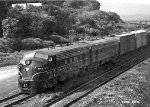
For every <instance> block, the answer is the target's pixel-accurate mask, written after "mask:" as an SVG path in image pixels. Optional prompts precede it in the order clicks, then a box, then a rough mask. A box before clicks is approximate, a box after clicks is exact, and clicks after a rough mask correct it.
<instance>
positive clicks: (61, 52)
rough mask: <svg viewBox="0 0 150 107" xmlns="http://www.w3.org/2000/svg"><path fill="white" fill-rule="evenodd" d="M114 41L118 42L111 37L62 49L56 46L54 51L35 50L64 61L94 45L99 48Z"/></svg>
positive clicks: (80, 42)
mask: <svg viewBox="0 0 150 107" xmlns="http://www.w3.org/2000/svg"><path fill="white" fill-rule="evenodd" d="M116 41H118V40H117V39H115V38H113V37H106V38H105V39H99V40H94V41H87V40H85V41H79V42H76V43H73V44H72V45H69V46H63V47H57V46H56V47H55V48H54V49H51V48H49V49H48V48H44V49H40V50H37V51H36V52H40V53H46V54H48V55H51V56H52V55H57V57H58V59H64V58H66V57H71V56H75V55H78V54H81V53H84V52H87V51H89V50H90V49H91V47H92V46H94V45H98V46H99V45H102V44H107V43H115V42H116ZM109 45H111V44H109Z"/></svg>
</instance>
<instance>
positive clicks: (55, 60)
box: [18, 30, 150, 94]
mask: <svg viewBox="0 0 150 107" xmlns="http://www.w3.org/2000/svg"><path fill="white" fill-rule="evenodd" d="M149 44H150V32H148V31H147V30H137V31H132V32H130V33H124V34H120V35H115V36H114V37H111V36H109V37H105V38H103V39H97V40H84V41H79V42H76V43H72V44H71V45H68V46H63V47H60V46H56V47H55V48H50V49H49V48H44V49H40V50H35V51H33V52H29V53H26V54H25V55H24V57H23V59H22V60H21V61H20V63H19V64H18V70H19V74H18V87H19V89H20V90H21V92H23V93H30V94H34V93H37V92H39V91H41V90H43V89H45V88H51V87H54V86H56V85H57V84H58V83H59V82H64V81H65V80H66V79H67V78H71V77H75V76H78V75H79V74H81V73H82V74H84V73H86V72H88V71H90V70H93V69H96V68H97V67H98V66H99V65H102V64H105V63H106V62H110V61H111V62H114V60H115V59H117V58H119V56H122V55H124V54H127V53H128V52H131V51H134V50H136V49H139V48H142V47H143V46H147V45H149Z"/></svg>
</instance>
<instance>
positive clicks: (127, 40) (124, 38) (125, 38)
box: [116, 33, 135, 55]
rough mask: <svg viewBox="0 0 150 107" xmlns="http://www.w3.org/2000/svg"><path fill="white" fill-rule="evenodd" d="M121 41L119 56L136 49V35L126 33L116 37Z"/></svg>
mask: <svg viewBox="0 0 150 107" xmlns="http://www.w3.org/2000/svg"><path fill="white" fill-rule="evenodd" d="M116 37H118V39H119V40H120V46H119V54H120V55H122V54H125V53H127V52H129V51H133V50H134V49H135V35H134V34H132V33H126V34H122V35H116Z"/></svg>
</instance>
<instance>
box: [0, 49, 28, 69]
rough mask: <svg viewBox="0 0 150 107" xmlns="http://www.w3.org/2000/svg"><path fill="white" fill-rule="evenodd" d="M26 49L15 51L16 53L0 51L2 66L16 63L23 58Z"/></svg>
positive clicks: (0, 64)
mask: <svg viewBox="0 0 150 107" xmlns="http://www.w3.org/2000/svg"><path fill="white" fill-rule="evenodd" d="M25 53H26V51H20V52H17V51H16V52H14V53H1V52H0V67H2V66H8V65H16V64H18V63H19V61H20V60H21V59H22V58H23V55H24V54H25Z"/></svg>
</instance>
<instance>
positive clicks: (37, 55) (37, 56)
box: [34, 53, 48, 60]
mask: <svg viewBox="0 0 150 107" xmlns="http://www.w3.org/2000/svg"><path fill="white" fill-rule="evenodd" d="M34 57H36V58H41V59H45V60H48V55H46V54H41V53H36V54H35V56H34Z"/></svg>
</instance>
